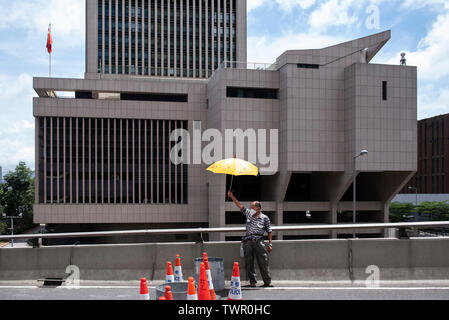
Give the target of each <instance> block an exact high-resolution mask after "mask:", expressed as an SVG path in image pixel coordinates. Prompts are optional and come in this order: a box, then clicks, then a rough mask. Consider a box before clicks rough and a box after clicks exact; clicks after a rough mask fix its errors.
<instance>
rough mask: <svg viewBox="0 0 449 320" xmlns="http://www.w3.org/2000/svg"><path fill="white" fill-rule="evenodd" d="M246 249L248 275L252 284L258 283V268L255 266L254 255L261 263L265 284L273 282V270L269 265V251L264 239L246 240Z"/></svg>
mask: <svg viewBox="0 0 449 320" xmlns="http://www.w3.org/2000/svg"><path fill="white" fill-rule="evenodd" d="M243 249H244V251H245V264H246V275H247V276H248V280H249V282H250V283H251V284H256V283H257V280H256V269H255V267H254V257H256V260H257V264H258V265H259V270H260V274H261V275H262V279H263V282H264V283H265V284H271V272H270V267H269V258H268V251H267V249H266V248H265V244H264V241H263V240H260V241H252V240H248V241H245V242H244V244H243Z"/></svg>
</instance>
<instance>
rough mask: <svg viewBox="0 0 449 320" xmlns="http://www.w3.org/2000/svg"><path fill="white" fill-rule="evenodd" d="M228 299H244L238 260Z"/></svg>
mask: <svg viewBox="0 0 449 320" xmlns="http://www.w3.org/2000/svg"><path fill="white" fill-rule="evenodd" d="M228 300H243V299H242V287H241V282H240V270H239V263H238V262H234V269H233V270H232V279H231V289H230V290H229V295H228Z"/></svg>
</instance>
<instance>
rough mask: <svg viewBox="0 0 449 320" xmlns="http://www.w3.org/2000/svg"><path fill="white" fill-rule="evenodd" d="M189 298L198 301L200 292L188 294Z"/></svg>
mask: <svg viewBox="0 0 449 320" xmlns="http://www.w3.org/2000/svg"><path fill="white" fill-rule="evenodd" d="M187 300H188V301H196V300H198V294H197V293H196V294H192V295H190V294H188V295H187Z"/></svg>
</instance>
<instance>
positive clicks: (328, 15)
mask: <svg viewBox="0 0 449 320" xmlns="http://www.w3.org/2000/svg"><path fill="white" fill-rule="evenodd" d="M362 4H363V1H360V0H358V1H356V0H329V1H326V2H323V3H322V4H321V5H320V6H319V7H318V8H317V9H316V10H315V11H313V12H312V13H311V14H310V16H309V24H310V27H311V29H312V30H314V31H316V32H325V31H327V29H328V28H330V27H339V26H350V25H353V24H355V23H356V22H357V21H358V15H357V13H354V12H353V13H352V14H351V13H350V10H353V9H355V8H358V9H360V7H361V5H362Z"/></svg>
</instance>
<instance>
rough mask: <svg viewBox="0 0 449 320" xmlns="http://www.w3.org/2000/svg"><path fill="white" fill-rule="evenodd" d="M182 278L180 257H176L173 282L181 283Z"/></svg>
mask: <svg viewBox="0 0 449 320" xmlns="http://www.w3.org/2000/svg"><path fill="white" fill-rule="evenodd" d="M183 281H184V277H183V275H182V266H181V257H180V256H179V254H177V255H176V259H175V282H183Z"/></svg>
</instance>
